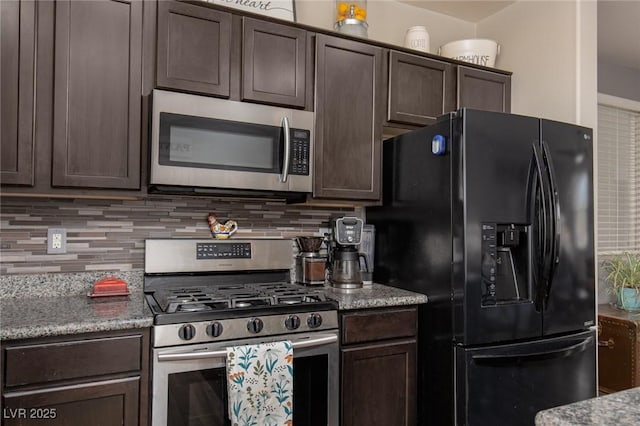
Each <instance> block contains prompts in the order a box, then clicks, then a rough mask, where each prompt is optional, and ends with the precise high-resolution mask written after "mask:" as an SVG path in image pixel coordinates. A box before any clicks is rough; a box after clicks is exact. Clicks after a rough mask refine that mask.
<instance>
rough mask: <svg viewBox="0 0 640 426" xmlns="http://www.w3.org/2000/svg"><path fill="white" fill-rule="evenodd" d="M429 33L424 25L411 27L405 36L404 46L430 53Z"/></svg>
mask: <svg viewBox="0 0 640 426" xmlns="http://www.w3.org/2000/svg"><path fill="white" fill-rule="evenodd" d="M429 44H430V40H429V33H428V32H427V29H426V28H425V27H423V26H422V25H418V26H415V27H410V28H409V29H408V30H407V34H406V35H405V36H404V47H407V48H409V49H414V50H419V51H421V52H427V53H429V49H430V45H429Z"/></svg>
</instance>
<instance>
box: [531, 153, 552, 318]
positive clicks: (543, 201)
mask: <svg viewBox="0 0 640 426" xmlns="http://www.w3.org/2000/svg"><path fill="white" fill-rule="evenodd" d="M531 145H532V148H533V160H534V165H535V169H534V170H533V173H534V174H535V175H536V178H537V182H538V183H537V186H536V185H532V188H533V193H532V194H531V197H532V198H533V204H534V205H535V204H536V199H538V191H540V198H539V201H540V208H539V210H538V211H533V212H532V214H533V216H534V217H533V221H536V222H538V223H539V227H540V228H541V232H540V231H539V232H538V235H537V238H538V242H539V243H540V246H541V247H538V248H539V249H540V250H541V258H539V259H538V265H537V267H538V268H537V269H538V273H537V277H536V278H537V279H536V296H535V304H536V310H537V311H539V312H541V311H542V310H543V307H544V306H543V305H544V301H545V300H546V298H547V293H546V291H547V282H548V273H549V269H550V259H551V256H550V254H551V253H550V252H551V238H552V237H551V236H550V232H549V231H550V230H551V226H550V225H551V224H550V221H551V218H550V217H549V206H548V198H547V197H548V194H549V191H548V190H547V180H546V175H545V174H544V173H543V167H542V165H543V162H542V153H541V152H540V147H539V145H538V143H537V142H534V143H532V144H531ZM532 210H533V209H532Z"/></svg>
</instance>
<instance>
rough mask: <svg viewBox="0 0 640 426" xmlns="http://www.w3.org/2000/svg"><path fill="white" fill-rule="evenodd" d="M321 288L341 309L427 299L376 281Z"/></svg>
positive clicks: (403, 303) (412, 303) (414, 302)
mask: <svg viewBox="0 0 640 426" xmlns="http://www.w3.org/2000/svg"><path fill="white" fill-rule="evenodd" d="M323 290H324V293H325V294H326V296H327V297H328V298H330V299H332V300H335V301H336V302H338V309H339V310H341V311H345V310H350V309H368V308H381V307H387V306H402V305H419V304H422V303H427V300H428V298H427V296H426V295H424V294H420V293H414V292H412V291H408V290H403V289H400V288H396V287H390V286H386V285H382V284H376V283H374V284H371V285H370V286H365V287H363V288H360V289H355V290H341V289H336V288H333V287H329V286H325V287H323Z"/></svg>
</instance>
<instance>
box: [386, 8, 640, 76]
mask: <svg viewBox="0 0 640 426" xmlns="http://www.w3.org/2000/svg"><path fill="white" fill-rule="evenodd" d="M398 1H399V2H401V3H406V4H410V5H412V6H417V7H422V8H425V9H429V10H432V11H434V12H438V13H442V14H445V15H449V16H453V17H456V18H459V19H462V20H465V21H468V22H474V23H475V22H479V21H481V20H483V19H484V18H486V17H488V16H491V15H493V14H494V13H496V12H499V11H500V10H502V9H504V8H506V7H508V6H510V5H511V4H513V3H515V1H507V0H502V1H484V0H470V1H467V0H449V1H434V0H398ZM519 1H530V0H519ZM597 31H598V60H599V61H601V62H606V63H609V64H614V65H619V66H624V67H628V68H636V69H638V70H639V71H640V1H638V0H598V29H597Z"/></svg>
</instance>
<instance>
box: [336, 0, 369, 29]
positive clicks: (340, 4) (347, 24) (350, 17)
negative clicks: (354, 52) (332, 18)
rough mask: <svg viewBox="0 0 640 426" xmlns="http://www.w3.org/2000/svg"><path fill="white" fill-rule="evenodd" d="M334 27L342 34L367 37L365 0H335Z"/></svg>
mask: <svg viewBox="0 0 640 426" xmlns="http://www.w3.org/2000/svg"><path fill="white" fill-rule="evenodd" d="M334 28H335V29H336V30H338V31H339V32H341V33H344V34H350V35H354V36H357V37H367V30H368V28H369V26H368V24H367V0H351V1H339V0H336V23H335V24H334Z"/></svg>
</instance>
